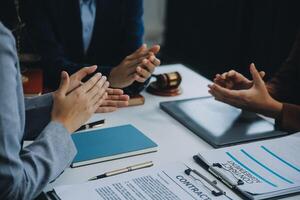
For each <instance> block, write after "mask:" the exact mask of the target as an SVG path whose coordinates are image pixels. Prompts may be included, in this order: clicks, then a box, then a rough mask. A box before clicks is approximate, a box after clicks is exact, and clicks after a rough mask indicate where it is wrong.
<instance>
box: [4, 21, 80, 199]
mask: <svg viewBox="0 0 300 200" xmlns="http://www.w3.org/2000/svg"><path fill="white" fill-rule="evenodd" d="M0 38H1V42H0V80H1V85H0V87H1V89H0V99H1V112H0V137H1V139H0V158H1V159H0V199H8V200H10V199H33V198H34V197H36V196H37V195H38V194H39V193H40V192H41V191H42V189H43V188H44V187H45V186H46V184H47V183H48V182H49V181H51V180H53V179H55V178H56V177H57V176H58V175H59V174H60V173H61V172H62V171H63V170H64V168H66V167H67V166H68V165H69V164H70V162H71V160H72V159H73V157H74V155H75V148H74V145H73V143H72V140H71V138H70V135H69V133H68V131H67V130H66V128H64V127H63V126H62V125H61V124H60V123H57V122H51V123H49V124H48V125H47V126H46V127H45V129H44V130H43V131H42V133H41V134H40V135H39V137H38V138H37V139H36V140H35V142H34V143H32V144H31V145H30V146H28V147H26V148H22V146H21V143H22V138H23V131H24V99H23V95H22V87H21V79H20V74H19V72H18V63H17V62H18V60H17V54H16V49H15V48H14V41H13V38H12V35H10V34H9V33H8V31H7V30H6V29H5V28H4V27H3V26H2V25H1V24H0Z"/></svg>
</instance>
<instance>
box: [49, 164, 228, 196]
mask: <svg viewBox="0 0 300 200" xmlns="http://www.w3.org/2000/svg"><path fill="white" fill-rule="evenodd" d="M185 169H187V168H186V167H185V166H184V165H183V164H174V165H172V166H169V167H166V168H163V169H155V168H153V169H144V170H138V171H135V172H130V173H125V174H122V175H118V176H114V177H109V178H104V179H99V180H96V181H91V182H87V183H84V184H78V185H69V186H60V187H56V188H54V190H55V192H56V194H57V195H58V196H59V197H60V198H61V199H62V200H81V199H89V200H102V199H103V200H104V199H105V200H106V199H113V200H212V199H217V200H223V199H224V200H228V198H227V197H225V196H219V197H215V196H213V195H212V194H211V192H210V191H209V190H208V189H206V188H204V187H203V185H202V184H201V183H199V181H197V180H195V179H193V178H191V177H190V176H188V175H186V174H185V173H184V170H185Z"/></svg>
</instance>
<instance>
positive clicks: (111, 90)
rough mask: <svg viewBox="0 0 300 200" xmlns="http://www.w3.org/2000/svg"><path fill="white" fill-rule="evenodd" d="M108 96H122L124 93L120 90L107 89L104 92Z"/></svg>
mask: <svg viewBox="0 0 300 200" xmlns="http://www.w3.org/2000/svg"><path fill="white" fill-rule="evenodd" d="M106 92H107V94H108V95H122V94H124V91H123V90H121V89H114V88H107V90H106Z"/></svg>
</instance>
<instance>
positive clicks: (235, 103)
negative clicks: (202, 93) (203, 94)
mask: <svg viewBox="0 0 300 200" xmlns="http://www.w3.org/2000/svg"><path fill="white" fill-rule="evenodd" d="M208 92H209V93H210V94H211V95H212V96H214V97H215V100H217V101H221V102H223V103H226V104H229V105H232V106H235V107H239V108H240V107H242V105H241V101H239V100H237V99H233V98H228V97H226V96H224V95H223V94H222V93H219V92H218V91H216V90H214V89H210V90H209V91H208Z"/></svg>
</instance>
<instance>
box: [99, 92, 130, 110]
mask: <svg viewBox="0 0 300 200" xmlns="http://www.w3.org/2000/svg"><path fill="white" fill-rule="evenodd" d="M106 92H107V97H106V99H104V101H103V103H102V104H101V105H100V107H99V108H98V109H97V110H96V112H97V113H107V112H114V111H116V110H117V108H121V107H126V106H128V101H129V96H128V95H124V92H123V90H120V89H112V88H108V89H107V90H106Z"/></svg>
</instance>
